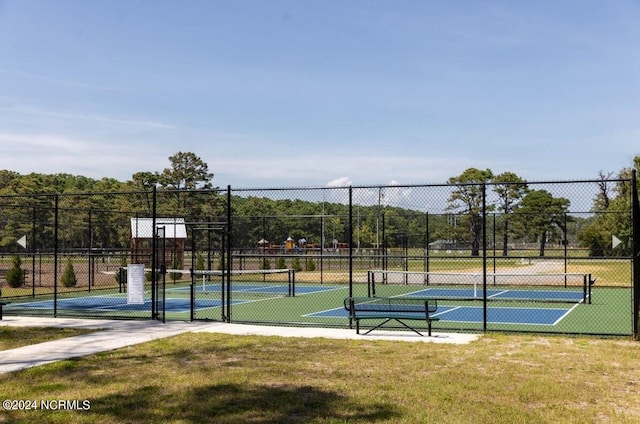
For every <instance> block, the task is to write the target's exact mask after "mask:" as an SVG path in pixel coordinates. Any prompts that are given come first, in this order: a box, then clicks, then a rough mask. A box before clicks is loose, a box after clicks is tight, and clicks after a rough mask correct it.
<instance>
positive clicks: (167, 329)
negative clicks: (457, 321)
mask: <svg viewBox="0 0 640 424" xmlns="http://www.w3.org/2000/svg"><path fill="white" fill-rule="evenodd" d="M0 326H15V327H26V326H31V327H59V328H78V329H99V330H100V331H95V332H92V333H88V334H82V335H79V336H73V337H67V338H64V339H59V340H54V341H50V342H44V343H38V344H35V345H30V346H24V347H19V348H16V349H10V350H5V351H0V373H7V372H12V371H19V370H22V369H26V368H30V367H35V366H38V365H42V364H47V363H51V362H55V361H61V360H65V359H69V358H74V357H79V356H84V355H90V354H93V353H99V352H106V351H109V350H114V349H119V348H122V347H126V346H132V345H136V344H139V343H145V342H148V341H151V340H156V339H160V338H165V337H171V336H175V335H178V334H182V333H187V332H211V333H224V334H235V335H257V336H280V337H322V338H331V339H351V340H397V341H405V342H424V343H455V344H464V343H470V342H472V341H474V340H477V339H478V338H479V337H480V336H479V335H477V334H458V333H436V332H434V333H433V336H432V337H420V336H418V335H417V334H415V333H412V332H404V331H384V330H380V331H375V332H372V333H370V334H368V335H362V334H360V335H359V334H356V332H355V330H349V329H335V328H311V327H305V328H300V327H275V326H266V325H245V324H228V323H222V322H213V323H212V322H200V321H198V322H184V321H171V322H167V323H166V324H163V323H161V322H158V321H117V320H88V319H72V318H40V317H16V316H5V317H4V319H3V320H2V321H0Z"/></svg>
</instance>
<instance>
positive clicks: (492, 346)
mask: <svg viewBox="0 0 640 424" xmlns="http://www.w3.org/2000/svg"><path fill="white" fill-rule="evenodd" d="M638 346H639V345H638V342H634V341H631V340H629V339H595V338H567V337H560V336H539V335H535V336H532V335H502V334H488V335H485V336H483V337H481V338H480V340H478V341H476V342H473V343H471V344H467V345H449V344H434V343H408V342H390V341H375V340H362V341H360V340H358V341H354V340H329V339H303V338H282V337H260V336H230V335H221V334H208V333H198V334H195V333H193V334H192V333H187V334H183V335H180V336H177V337H172V338H168V339H163V340H157V341H153V342H149V343H146V344H143V345H138V346H135V347H130V348H125V349H120V350H117V351H113V352H107V353H102V354H97V355H91V356H88V357H84V358H80V359H74V360H68V361H61V362H57V363H54V364H50V365H44V366H40V367H37V368H32V369H29V370H25V371H20V372H15V373H10V374H4V375H0V393H2V395H3V399H7V398H9V399H25V400H37V401H43V400H51V399H59V400H79V401H83V400H88V401H89V404H90V408H89V409H86V410H56V411H51V410H41V409H40V410H35V411H34V410H32V411H12V412H7V411H2V412H0V422H25V423H26V422H43V423H69V422H74V423H95V422H100V423H123V422H132V423H133V422H135V423H209V422H213V423H223V424H224V423H247V422H251V423H347V422H348V423H530V422H535V423H559V422H574V423H600V422H616V423H635V422H638V420H639V419H640V406H639V405H640V390H638V382H639V381H640V363H639V362H638V361H637V350H638ZM80 405H83V404H80Z"/></svg>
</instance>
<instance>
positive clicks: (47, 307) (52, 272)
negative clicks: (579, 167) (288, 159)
mask: <svg viewBox="0 0 640 424" xmlns="http://www.w3.org/2000/svg"><path fill="white" fill-rule="evenodd" d="M636 181H637V180H636V174H635V172H633V174H632V176H631V178H627V179H624V178H620V179H608V180H602V179H599V180H582V181H564V182H557V181H556V182H544V181H542V182H523V181H518V182H502V183H500V182H466V183H460V184H430V185H388V186H359V187H356V186H346V187H304V188H255V189H246V188H245V189H234V188H231V187H230V186H228V187H227V188H226V189H215V190H159V189H155V188H154V189H152V190H145V191H137V192H106V193H75V194H73V193H56V194H34V195H4V196H0V211H1V212H2V217H3V218H2V220H0V235H1V237H0V240H4V241H5V242H4V244H3V245H2V246H0V255H1V256H0V288H1V289H2V301H3V302H8V304H7V305H6V306H5V307H4V313H5V314H6V315H12V314H14V315H19V314H20V315H44V316H54V317H62V316H68V317H90V318H110V319H156V320H162V321H166V320H187V321H189V320H214V321H223V322H240V323H260V324H266V325H296V326H320V327H336V328H347V327H349V326H350V325H351V323H350V321H349V319H348V316H347V315H346V310H345V308H344V300H345V299H346V298H348V297H352V296H365V297H366V296H374V295H375V296H388V297H395V296H410V297H428V298H437V299H438V304H439V309H438V311H437V312H436V314H437V315H438V318H439V319H440V320H439V321H437V322H436V323H434V331H477V332H483V331H513V332H540V333H561V334H593V335H621V336H628V335H633V336H635V337H638V322H639V320H638V318H639V299H640V278H639V277H640V259H639V258H640V255H639V253H640V244H639V243H640V241H639V239H640V238H639V237H637V234H640V232H639V228H638V225H639V224H638V223H639V222H640V208H639V206H638V194H637V182H636ZM606 187H611V188H612V189H606V190H605V188H606ZM133 265H141V266H142V268H134V267H133ZM139 269H142V271H141V272H138V271H136V270H139ZM16 274H17V277H16Z"/></svg>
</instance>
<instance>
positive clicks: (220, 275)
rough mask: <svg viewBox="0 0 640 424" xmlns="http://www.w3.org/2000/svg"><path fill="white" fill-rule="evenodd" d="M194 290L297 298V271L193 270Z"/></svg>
mask: <svg viewBox="0 0 640 424" xmlns="http://www.w3.org/2000/svg"><path fill="white" fill-rule="evenodd" d="M190 273H191V278H192V284H193V286H194V289H195V290H197V291H205V292H217V291H224V290H228V289H229V288H230V290H231V291H232V292H234V293H235V292H238V293H245V294H263V295H268V296H295V287H296V285H295V281H296V279H295V270H293V269H247V270H232V271H231V273H229V272H227V271H225V270H211V271H207V270H191V271H190Z"/></svg>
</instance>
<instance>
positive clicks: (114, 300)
mask: <svg viewBox="0 0 640 424" xmlns="http://www.w3.org/2000/svg"><path fill="white" fill-rule="evenodd" d="M207 273H209V272H205V273H202V274H200V275H194V276H193V277H188V278H187V275H185V276H184V278H182V279H181V280H178V281H170V280H169V281H166V283H165V284H164V285H161V286H160V290H159V291H158V292H157V293H156V296H152V293H151V290H150V286H146V288H145V291H144V297H143V301H141V302H139V303H131V302H129V301H128V298H127V293H126V291H123V292H113V291H92V292H86V291H85V292H80V291H79V292H75V293H65V294H64V296H59V297H58V298H57V300H56V302H54V300H53V298H52V297H47V298H42V297H35V298H23V299H20V300H18V299H16V300H14V301H12V302H11V303H10V304H9V305H7V306H5V311H6V312H7V313H16V314H19V313H26V314H43V315H49V314H52V313H54V314H56V315H58V316H77V315H82V316H95V317H108V316H113V315H117V316H119V317H121V318H136V319H139V318H143V319H148V318H150V317H151V316H152V314H153V310H155V311H156V312H157V313H158V315H159V316H161V317H164V318H166V319H167V320H187V321H188V320H230V319H233V321H235V322H253V323H274V322H286V323H291V324H299V325H313V326H322V327H337V328H345V327H347V326H349V325H350V323H349V318H348V314H347V311H346V310H345V309H344V307H343V301H344V299H345V298H346V297H350V296H374V295H375V296H380V297H421V298H433V299H437V300H438V310H437V312H436V313H435V315H434V316H436V317H438V318H439V321H438V322H437V323H436V324H434V331H466V330H471V331H482V330H483V329H484V328H485V326H486V328H488V329H492V330H505V331H513V330H515V331H544V332H559V333H576V332H580V333H589V332H590V329H592V328H599V329H600V328H605V329H606V331H607V332H608V333H611V334H616V333H620V334H623V333H624V332H625V331H626V328H627V326H628V322H629V319H630V316H629V314H628V311H629V305H630V304H631V291H630V290H629V289H628V288H611V287H598V286H597V285H595V286H591V284H589V285H588V286H587V287H586V288H585V286H584V284H583V282H584V281H585V277H575V278H573V277H571V278H570V277H566V279H565V276H561V277H560V276H553V279H554V281H556V283H553V284H551V283H550V282H549V280H550V279H551V278H552V277H551V276H545V277H540V276H537V277H535V278H534V279H537V281H534V282H533V283H531V282H524V281H523V279H522V277H518V278H517V279H516V280H515V281H516V283H517V284H514V283H513V281H514V280H513V278H510V279H509V280H511V283H510V282H509V281H508V280H507V279H506V278H503V277H500V278H498V277H496V278H495V280H494V279H491V284H490V285H487V287H486V288H485V287H484V285H483V284H482V282H481V281H480V280H478V279H477V276H476V275H469V274H464V275H461V274H458V276H457V277H456V278H455V279H453V277H451V276H449V277H446V278H445V277H436V276H435V275H429V276H428V277H429V278H428V279H429V281H428V284H425V283H424V279H425V275H423V274H424V273H414V274H410V275H409V276H408V280H405V276H404V275H402V274H398V273H396V274H395V275H393V276H392V274H391V273H389V274H388V275H387V277H388V279H387V280H386V281H384V280H383V279H382V278H379V279H375V278H373V279H372V280H371V281H362V279H361V276H358V277H357V278H356V279H355V281H354V282H353V283H352V284H349V283H335V282H331V283H321V282H319V281H317V280H315V279H313V278H304V279H302V280H300V281H296V279H295V278H294V277H293V275H290V274H289V273H288V272H287V271H280V272H269V273H263V272H255V271H254V272H240V273H237V272H235V273H234V274H233V275H232V281H231V285H230V286H229V285H228V284H227V283H228V281H226V280H225V279H224V278H223V277H224V276H223V275H221V274H218V275H213V273H210V275H204V274H207ZM306 277H309V276H308V275H307V276H306ZM377 277H380V275H378V276H377ZM438 278H440V281H438ZM586 278H587V281H589V280H588V278H589V277H586ZM472 280H473V281H472ZM565 280H566V284H565ZM405 281H409V283H408V284H405ZM463 281H465V282H466V283H463ZM469 281H471V283H469ZM543 283H544V284H543ZM229 287H231V290H229ZM485 290H486V294H485ZM371 292H373V293H374V294H372V293H371ZM154 302H156V303H155V308H154ZM612 311H614V312H612ZM231 317H232V318H231ZM417 318H419V317H417Z"/></svg>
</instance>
